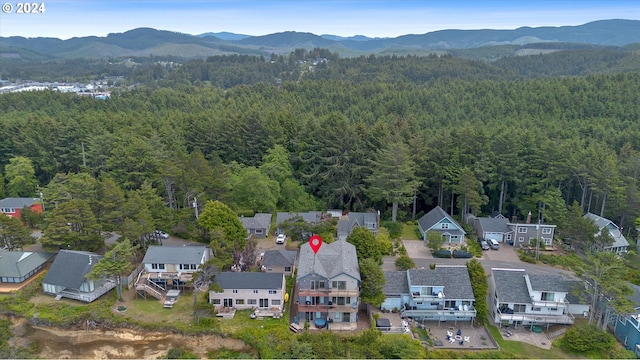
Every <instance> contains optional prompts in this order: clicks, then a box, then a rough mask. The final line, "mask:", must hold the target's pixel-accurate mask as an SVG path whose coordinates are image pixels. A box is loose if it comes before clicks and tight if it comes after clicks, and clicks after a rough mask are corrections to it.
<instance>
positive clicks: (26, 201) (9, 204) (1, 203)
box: [0, 197, 40, 209]
mask: <svg viewBox="0 0 640 360" xmlns="http://www.w3.org/2000/svg"><path fill="white" fill-rule="evenodd" d="M39 202H40V199H38V198H17V197H9V198H4V199H2V200H0V207H1V208H14V209H22V208H23V207H25V206H31V205H33V204H36V203H39Z"/></svg>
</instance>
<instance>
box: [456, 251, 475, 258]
mask: <svg viewBox="0 0 640 360" xmlns="http://www.w3.org/2000/svg"><path fill="white" fill-rule="evenodd" d="M453 257H454V258H456V259H470V258H472V257H473V255H472V254H471V253H470V252H468V251H462V250H454V251H453Z"/></svg>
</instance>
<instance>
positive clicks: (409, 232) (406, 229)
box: [401, 223, 420, 240]
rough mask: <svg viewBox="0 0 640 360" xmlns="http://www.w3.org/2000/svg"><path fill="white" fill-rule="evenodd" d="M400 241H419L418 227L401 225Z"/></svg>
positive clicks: (407, 224)
mask: <svg viewBox="0 0 640 360" xmlns="http://www.w3.org/2000/svg"><path fill="white" fill-rule="evenodd" d="M401 239H402V240H420V239H418V225H413V224H409V223H406V224H403V225H402V235H401Z"/></svg>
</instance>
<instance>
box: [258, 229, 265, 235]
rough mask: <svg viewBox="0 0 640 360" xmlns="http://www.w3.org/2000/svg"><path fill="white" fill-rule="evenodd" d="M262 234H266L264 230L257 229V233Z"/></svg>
mask: <svg viewBox="0 0 640 360" xmlns="http://www.w3.org/2000/svg"><path fill="white" fill-rule="evenodd" d="M262 234H264V230H262V229H256V235H262Z"/></svg>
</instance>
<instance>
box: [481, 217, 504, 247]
mask: <svg viewBox="0 0 640 360" xmlns="http://www.w3.org/2000/svg"><path fill="white" fill-rule="evenodd" d="M473 230H474V231H475V233H476V234H477V235H478V237H481V238H483V239H485V240H489V239H493V240H496V241H498V242H508V241H510V240H512V239H513V230H511V228H509V220H507V219H506V218H505V217H477V218H476V219H475V221H474V222H473Z"/></svg>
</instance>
